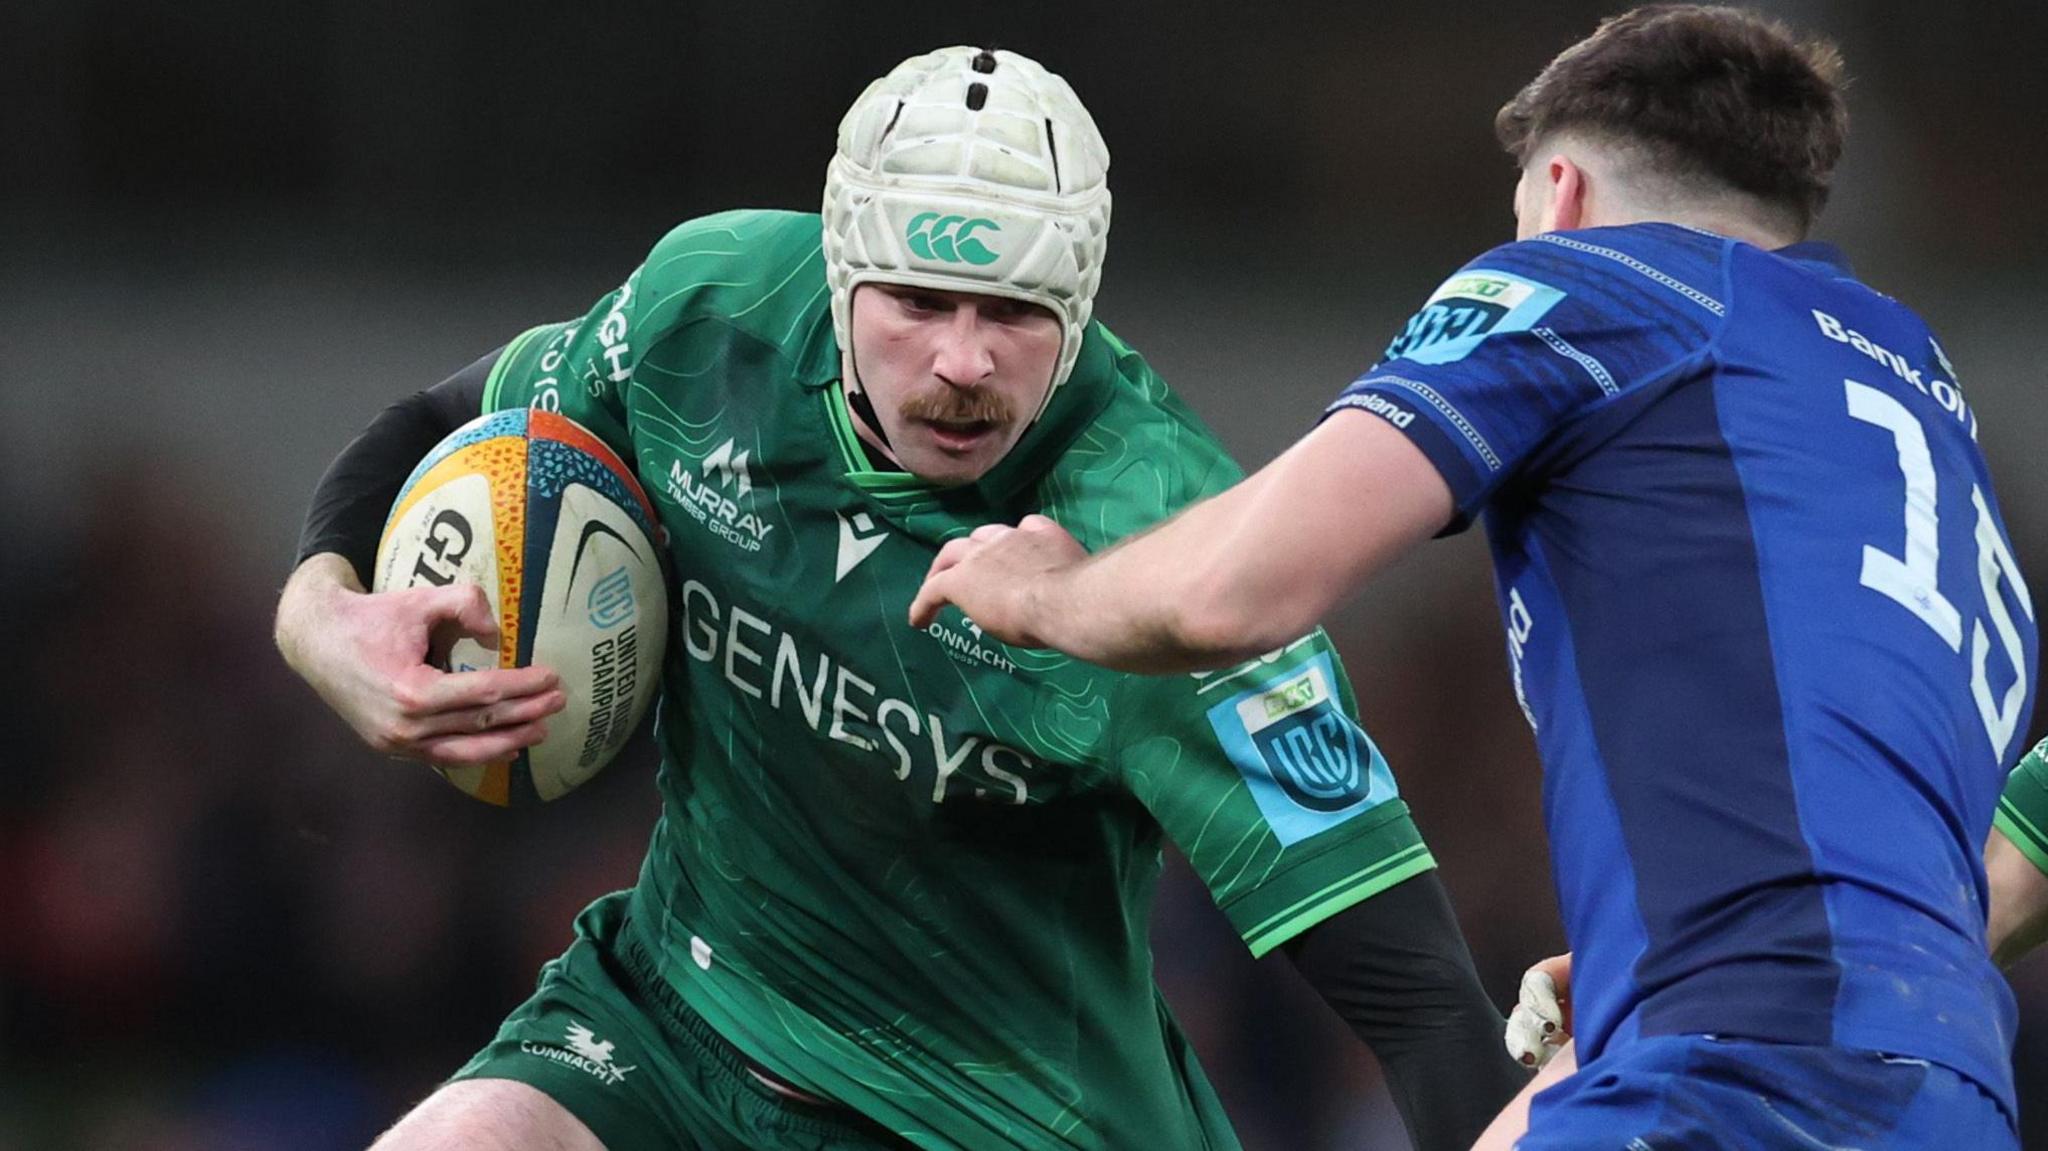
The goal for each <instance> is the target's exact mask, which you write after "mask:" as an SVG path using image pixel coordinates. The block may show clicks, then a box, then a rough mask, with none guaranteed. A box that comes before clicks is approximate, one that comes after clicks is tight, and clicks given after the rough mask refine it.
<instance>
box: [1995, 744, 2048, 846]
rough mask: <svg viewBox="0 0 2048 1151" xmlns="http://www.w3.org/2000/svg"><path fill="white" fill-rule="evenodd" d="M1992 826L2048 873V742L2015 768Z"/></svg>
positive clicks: (2000, 799)
mask: <svg viewBox="0 0 2048 1151" xmlns="http://www.w3.org/2000/svg"><path fill="white" fill-rule="evenodd" d="M1991 824H1992V826H1993V827H1996V828H1997V829H1998V830H2000V831H2002V832H2004V833H2005V837H2006V838H2007V839H2010V840H2012V842H2013V845H2014V846H2016V847H2018V848H2019V849H2020V851H2021V852H2023V853H2025V855H2026V857H2027V858H2028V859H2031V860H2033V861H2034V866H2036V867H2038V868H2040V869H2041V870H2042V871H2044V872H2048V739H2044V740H2042V741H2041V742H2040V743H2037V744H2035V745H2034V750H2032V751H2030V752H2028V753H2027V754H2026V756H2025V757H2024V758H2023V759H2021V760H2020V762H2019V766H2018V767H2015V768H2013V769H2012V775H2010V776H2008V777H2007V778H2006V781H2005V793H2004V794H2003V795H2001V796H1999V797H1998V811H1997V813H1996V814H1994V815H1993V816H1992V817H1991Z"/></svg>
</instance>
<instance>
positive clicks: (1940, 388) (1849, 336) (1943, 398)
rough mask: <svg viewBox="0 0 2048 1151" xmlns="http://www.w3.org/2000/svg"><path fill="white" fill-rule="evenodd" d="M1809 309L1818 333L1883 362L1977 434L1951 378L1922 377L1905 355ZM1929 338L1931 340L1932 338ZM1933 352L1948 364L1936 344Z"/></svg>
mask: <svg viewBox="0 0 2048 1151" xmlns="http://www.w3.org/2000/svg"><path fill="white" fill-rule="evenodd" d="M1812 311H1813V322H1814V323H1815V324H1817V325H1819V327H1820V334H1821V335H1823V336H1826V337H1827V338H1828V339H1830V340H1833V341H1834V342H1836V343H1838V344H1847V345H1849V346H1850V347H1852V348H1854V349H1856V350H1857V351H1859V352H1862V353H1863V354H1864V355H1866V356H1869V357H1870V358H1871V359H1873V360H1876V361H1877V362H1878V363H1880V364H1883V365H1884V366H1885V368H1886V369H1888V370H1889V371H1890V372H1891V373H1892V374H1893V375H1895V376H1897V377H1899V378H1900V379H1902V380H1904V381H1906V382H1907V383H1909V384H1911V385H1913V387H1914V388H1916V389H1918V391H1919V392H1920V394H1921V395H1923V396H1926V397H1927V398H1929V399H1931V400H1933V401H1934V402H1935V403H1937V404H1940V405H1941V410H1942V411H1944V412H1947V413H1948V414H1949V415H1950V416H1952V417H1954V419H1955V421H1956V422H1957V423H1959V424H1961V425H1963V426H1964V427H1966V428H1968V429H1970V438H1971V439H1972V440H1974V439H1976V438H1977V416H1976V413H1974V412H1972V411H1971V410H1970V405H1969V403H1968V402H1966V401H1965V400H1964V399H1963V389H1962V386H1961V385H1959V384H1957V383H1955V382H1954V381H1952V380H1944V379H1940V378H1936V379H1931V380H1930V379H1925V378H1923V373H1922V372H1921V371H1920V369H1919V368H1916V367H1914V366H1913V365H1912V364H1911V363H1910V362H1908V361H1907V359H1906V357H1904V356H1902V355H1900V354H1899V353H1897V352H1894V351H1892V350H1891V349H1890V348H1887V347H1885V346H1884V345H1883V344H1880V343H1878V342H1876V341H1875V340H1872V339H1870V338H1869V337H1867V336H1865V335H1864V334H1863V333H1862V332H1859V331H1857V330H1856V329H1854V328H1851V327H1849V326H1847V325H1846V324H1844V323H1842V321H1840V320H1838V319H1836V318H1834V317H1833V316H1830V315H1828V314H1827V313H1826V312H1823V311H1821V310H1820V309H1818V308H1814V309H1812ZM1929 342H1930V343H1932V341H1929ZM1934 355H1935V357H1936V358H1937V359H1939V360H1941V362H1942V365H1943V366H1944V367H1946V366H1947V365H1948V357H1947V356H1946V355H1944V354H1943V353H1942V350H1941V345H1940V344H1935V345H1934ZM1948 371H1949V374H1950V375H1954V374H1955V369H1954V368H1949V369H1948Z"/></svg>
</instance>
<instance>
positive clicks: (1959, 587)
mask: <svg viewBox="0 0 2048 1151" xmlns="http://www.w3.org/2000/svg"><path fill="white" fill-rule="evenodd" d="M1346 408H1357V409H1360V410H1362V411H1365V412H1369V413H1372V414H1374V415H1376V416H1377V417H1379V418H1381V419H1383V420H1386V421H1387V422H1388V423H1390V424H1392V425H1393V426H1395V427H1396V428H1398V429H1400V430H1401V431H1402V432H1403V433H1405V434H1406V435H1407V436H1408V437H1409V438H1410V439H1411V440H1412V441H1413V442H1414V443H1415V444H1416V445H1417V446H1418V447H1420V448H1421V449H1422V451H1423V452H1424V453H1426V454H1427V455H1428V457H1429V459H1430V460H1431V461H1432V462H1433V463H1434V465H1435V466H1436V468H1437V469H1438V470H1439V471H1440V472H1441V473H1442V475H1443V477H1444V479H1445V480H1446V481H1447V482H1448V483H1449V485H1450V487H1451V490H1452V492H1453V494H1454V495H1455V498H1456V500H1457V508H1458V512H1457V520H1456V522H1455V523H1454V525H1453V529H1452V530H1457V529H1459V528H1462V527H1464V526H1465V525H1466V524H1467V523H1469V522H1470V520H1471V519H1472V518H1474V517H1476V516H1478V515H1480V514H1481V513H1482V512H1483V513H1485V516H1486V521H1487V528H1488V534H1489V537H1490V540H1491V543H1492V547H1493V554H1494V564H1495V575H1496V579H1497V586H1498V592H1499V596H1500V601H1501V613H1502V616H1503V618H1504V620H1505V621H1506V626H1507V631H1508V650H1509V657H1510V660H1511V662H1512V664H1513V669H1514V678H1515V687H1516V693H1517V695H1518V697H1519V698H1520V699H1521V701H1522V705H1523V709H1524V711H1525V712H1526V713H1527V716H1528V719H1529V722H1530V724H1531V725H1532V726H1533V727H1534V729H1535V732H1536V738H1537V743H1538V746H1539V748H1540V750H1541V752H1542V756H1543V761H1544V764H1545V776H1544V808H1545V817H1546V821H1547V823H1548V826H1549V831H1550V841H1551V849H1552V852H1553V855H1554V857H1555V873H1556V882H1557V887H1558V895H1559V901H1560V903H1561V905H1562V907H1563V909H1564V915H1565V920H1566V930H1567V932H1568V934H1569V937H1570V940H1571V944H1572V947H1573V949H1574V950H1575V951H1576V952H1577V953H1578V955H1577V959H1576V964H1575V968H1574V973H1573V993H1574V997H1575V1001H1576V1002H1575V1013H1576V1021H1577V1028H1578V1031H1577V1034H1578V1038H1579V1046H1580V1052H1581V1058H1582V1059H1583V1060H1585V1061H1587V1062H1591V1061H1593V1060H1596V1059H1598V1058H1599V1056H1600V1055H1601V1053H1602V1051H1603V1050H1607V1049H1612V1048H1614V1047H1616V1046H1617V1045H1621V1044H1626V1043H1628V1042H1630V1041H1632V1040H1634V1039H1636V1038H1638V1037H1649V1036H1655V1035H1672V1034H1695V1033H1703V1034H1714V1035H1723V1036H1731V1037H1743V1038H1750V1039H1759V1040H1767V1041H1774V1042H1784V1043H1803V1044H1827V1045H1836V1046H1842V1047H1851V1048H1861V1049H1869V1050H1876V1051H1883V1052H1888V1053H1894V1054H1900V1055H1907V1056H1913V1057H1918V1058H1923V1059H1927V1060H1930V1061H1933V1062H1937V1063H1941V1064H1943V1065H1946V1066H1948V1067H1951V1068H1953V1069H1955V1070H1957V1071H1960V1072H1962V1073H1963V1074H1965V1075H1968V1076H1970V1077H1972V1078H1973V1079H1975V1080H1977V1081H1978V1082H1979V1083H1981V1084H1983V1085H1984V1086H1985V1087H1986V1088H1987V1089H1989V1090H1991V1091H1993V1092H1994V1093H1996V1094H1997V1095H1998V1096H1999V1097H2000V1098H2001V1100H2003V1102H2004V1103H2005V1105H2006V1106H2007V1108H2008V1109H2011V1108H2012V1106H2013V1084H2012V1071H2011V1063H2010V1050H2011V1044H2012V1038H2013V1028H2014V1012H2013V1005H2012V1000H2011V995H2010V992H2009V991H2008V990H2007V988H2006V985H2005V982H2004V981H2003V980H2002V979H2001V978H2000V977H1999V974H1998V972H1997V971H1996V970H1995V969H1994V968H1993V967H1992V966H1991V963H1990V960H1989V959H1988V957H1987V956H1986V954H1985V945H1984V917H1985V903H1986V886H1985V879H1984V871H1983V863H1982V860H1981V857H1980V852H1981V849H1982V846H1983V843H1984V840H1985V837H1986V835H1987V834H1988V832H1989V830H1990V826H1991V818H1992V812H1993V810H1994V808H1995V806H1996V803H1997V800H1998V795H1999V789H2000V785H2001V784H2002V783H2003V781H2004V778H2005V773H2004V771H2003V767H2004V765H2006V764H2008V763H2009V762H2010V756H2011V755H2013V754H2014V752H2015V741H2016V739H2017V738H2018V736H2019V734H2020V733H2021V732H2023V731H2024V730H2025V728H2026V725H2027V719H2028V716H2029V714H2030V713H2031V710H2032V706H2033V683H2034V675H2033V669H2034V666H2035V659H2036V655H2037V651H2038V641H2037V636H2036V632H2035V627H2034V609H2033V605H2032V603H2031V602H2030V600H2029V598H2028V595H2027V591H2026V587H2025V585H2024V584H2023V583H2022V582H2021V579H2020V575H2019V572H2018V569H2017V567H2016V565H2015V564H2014V562H2013V557H2012V551H2011V547H2010V544H2009V542H2008V538H2007V535H2006V532H2005V528H2004V524H2003V522H2002V521H2001V519H2000V517H1999V512H1998V503H1997V500H1996V499H1995V497H1994V496H1993V495H1992V491H1991V478H1990V475H1989V473H1988V471H1987V469H1986V467H1985V464H1984V459H1983V457H1982V455H1981V454H1980V453H1979V452H1978V450H1977V444H1976V429H1977V422H1976V416H1975V414H1974V413H1973V412H1972V411H1971V410H1970V407H1969V405H1968V403H1967V402H1966V401H1965V400H1964V398H1963V396H1962V394H1961V391H1960V389H1959V387H1958V385H1957V384H1956V382H1955V373H1954V371H1953V369H1952V368H1951V367H1950V366H1949V364H1948V360H1947V357H1946V356H1945V355H1944V354H1943V352H1942V350H1941V347H1940V345H1938V344H1937V343H1936V342H1935V340H1934V338H1933V336H1932V335H1931V334H1930V333H1929V332H1928V330H1927V327H1926V325H1924V324H1923V323H1922V322H1921V321H1920V320H1919V319H1918V318H1917V317H1916V316H1915V315H1914V314H1913V313H1912V312H1911V311H1909V310H1907V309H1906V308H1905V307H1904V306H1902V305H1901V304H1899V303H1898V302H1897V301H1895V300H1892V299H1890V298H1888V297H1886V296H1883V295H1880V294H1879V293H1877V292H1875V291H1872V290H1871V289H1869V288H1867V287H1865V286H1863V285H1862V284H1860V283H1858V282H1857V281H1856V280H1855V279H1853V278H1852V277H1851V275H1850V273H1849V271H1848V270H1847V268H1846V267H1845V266H1844V265H1843V264H1842V262H1841V258H1840V256H1839V254H1838V253H1836V252H1835V251H1834V250H1833V249H1831V248H1828V247H1826V246H1825V245H1818V244H1800V245H1795V246H1794V247H1790V248H1785V249H1782V250H1779V251H1775V252H1772V251H1764V250H1761V249H1759V248H1756V247H1753V246H1750V245H1747V244H1743V243H1740V242H1737V241H1734V240H1730V239H1727V238H1725V237H1721V236H1715V235H1710V234H1707V233H1704V232H1698V231H1694V230H1692V229H1688V228H1682V227H1678V226H1674V225H1668V224H1639V225H1630V226H1625V227H1616V228H1598V229H1589V230H1585V231H1577V232H1568V233H1553V234H1549V235H1544V236H1540V237H1537V238H1535V239H1533V240H1528V241H1523V242H1518V243H1514V244H1509V245H1506V246H1504V247H1501V248H1497V249H1495V250H1493V251H1491V252H1488V253H1487V254H1485V255H1484V256H1481V257H1480V258H1479V259H1477V260H1474V261H1473V262H1472V263H1470V264H1468V265H1467V266H1466V267H1465V268H1464V269H1462V270H1460V271H1459V273H1458V274H1457V275H1455V276H1453V277H1452V278H1451V279H1450V280H1449V281H1447V282H1446V283H1445V284H1444V286H1443V287H1441V288H1440V289H1438V290H1437V292H1436V293H1435V294H1434V295H1432V296H1431V297H1430V299H1429V301H1428V302H1427V303H1426V304H1425V306H1424V307H1423V309H1422V311H1421V312H1420V313H1419V314H1418V315H1417V316H1416V317H1415V318H1414V319H1413V320H1412V321H1411V322H1410V323H1409V324H1408V327H1407V329H1406V331H1404V332H1403V333H1402V334H1401V336H1400V337H1399V338H1398V339H1396V340H1395V341H1394V343H1393V344H1392V346H1391V347H1389V348H1388V350H1387V352H1386V354H1385V357H1384V358H1383V360H1382V361H1381V362H1380V363H1379V364H1377V365H1376V366H1374V367H1373V368H1372V369H1371V370H1369V371H1368V372H1366V374H1365V375H1363V376H1361V377H1360V378H1359V379H1358V380H1356V381H1355V382H1353V383H1352V384H1351V385H1350V387H1348V388H1347V389H1345V391H1344V392H1343V393H1342V394H1341V395H1340V396H1339V397H1338V398H1337V400H1336V401H1335V402H1334V403H1333V404H1332V405H1331V407H1330V412H1337V411H1341V410H1344V409H1346Z"/></svg>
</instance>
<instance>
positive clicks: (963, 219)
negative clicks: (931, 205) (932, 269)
mask: <svg viewBox="0 0 2048 1151" xmlns="http://www.w3.org/2000/svg"><path fill="white" fill-rule="evenodd" d="M984 230H986V231H989V232H1000V231H1002V230H1003V226H1002V225H1001V224H998V223H996V222H995V221H994V220H991V219H988V218H986V217H982V216H974V217H967V216H942V215H940V214H939V213H937V212H919V213H918V214H917V215H915V216H912V217H911V218H910V223H909V225H908V226H906V227H905V228H904V229H903V240H904V242H905V243H907V244H909V245H910V250H911V252H913V253H914V254H916V255H918V256H921V257H923V258H924V259H927V260H937V261H939V262H940V263H942V264H973V265H974V266H976V267H982V266H984V265H987V264H993V263H995V262H996V259H997V258H998V253H996V252H994V251H991V250H990V249H989V247H988V246H987V245H985V244H983V243H982V242H981V240H980V238H978V237H977V236H975V233H976V232H979V231H984Z"/></svg>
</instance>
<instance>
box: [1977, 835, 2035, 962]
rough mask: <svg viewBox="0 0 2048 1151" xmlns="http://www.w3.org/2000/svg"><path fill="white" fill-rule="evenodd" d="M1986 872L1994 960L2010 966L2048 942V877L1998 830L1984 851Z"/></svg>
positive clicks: (1990, 937)
mask: <svg viewBox="0 0 2048 1151" xmlns="http://www.w3.org/2000/svg"><path fill="white" fill-rule="evenodd" d="M1984 873H1985V875H1986V876H1987V877H1988V878H1989V879H1990V881H1991V915H1990V920H1991V922H1990V927H1989V931H1988V933H1987V934H1988V937H1989V940H1990V944H1991V958H1992V959H1993V960H1995V961H1997V963H1998V965H1999V966H2000V967H2010V966H2012V965H2013V964H2014V963H2015V962H2017V961H2018V960H2019V959H2020V957H2021V956H2023V955H2025V954H2027V953H2028V952H2030V951H2032V950H2033V949H2034V948H2036V947H2038V946H2040V944H2041V942H2042V941H2043V940H2044V939H2048V875H2044V874H2043V873H2042V871H2041V869H2040V868H2039V867H2038V866H2036V865H2035V863H2034V861H2033V860H2031V859H2029V858H2027V856H2026V853H2024V852H2022V851H2021V850H2020V849H2019V847H2018V846H2016V845H2015V844H2014V843H2013V842H2012V840H2010V839H2007V838H2006V837H2005V835H2004V834H2003V833H2002V832H1999V831H1997V830H1995V829H1994V830H1993V831H1992V833H1991V841H1990V843H1989V844H1988V845H1987V846H1986V847H1985V849H1984Z"/></svg>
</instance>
